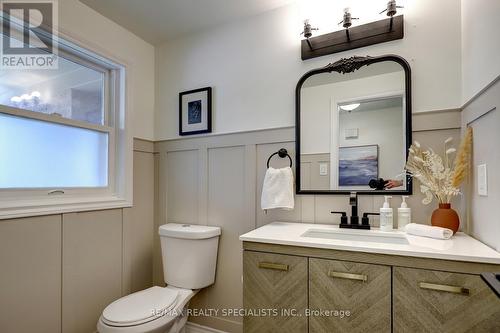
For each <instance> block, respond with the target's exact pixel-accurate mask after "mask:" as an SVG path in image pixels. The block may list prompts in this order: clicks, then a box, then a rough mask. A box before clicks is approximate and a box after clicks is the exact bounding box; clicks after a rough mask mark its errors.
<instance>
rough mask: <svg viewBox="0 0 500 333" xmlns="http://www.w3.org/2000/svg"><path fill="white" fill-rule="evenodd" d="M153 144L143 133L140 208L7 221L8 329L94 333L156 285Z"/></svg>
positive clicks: (0, 278) (1, 224)
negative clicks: (124, 299)
mask: <svg viewBox="0 0 500 333" xmlns="http://www.w3.org/2000/svg"><path fill="white" fill-rule="evenodd" d="M152 148H153V144H152V143H151V142H148V141H142V140H136V141H135V149H134V207H132V208H125V209H113V210H104V211H94V212H81V213H70V214H62V215H51V216H40V217H31V218H21V219H12V220H0V268H1V270H0V271H1V273H0V332H16V333H17V332H20V333H21V332H22V333H24V332H39V333H43V332H47V333H57V332H64V333H71V332H75V333H90V332H94V331H95V329H96V326H95V325H96V323H97V320H98V318H99V315H100V314H101V312H102V310H103V309H104V307H105V306H106V305H108V304H109V303H110V302H111V301H113V300H115V299H117V298H119V297H121V296H123V295H126V294H129V293H130V292H133V291H136V290H140V289H144V288H147V287H149V286H151V285H152V263H153V261H152V260H153V255H152V253H153V237H155V234H154V230H153V225H154V221H153V220H154V219H153V204H154V192H153V189H154V172H153V171H154V155H153V150H152Z"/></svg>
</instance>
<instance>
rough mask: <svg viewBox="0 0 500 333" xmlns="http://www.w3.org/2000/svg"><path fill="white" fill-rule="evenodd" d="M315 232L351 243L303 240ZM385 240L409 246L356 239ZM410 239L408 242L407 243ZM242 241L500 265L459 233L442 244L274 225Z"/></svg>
mask: <svg viewBox="0 0 500 333" xmlns="http://www.w3.org/2000/svg"><path fill="white" fill-rule="evenodd" d="M310 230H314V231H320V232H326V233H328V232H331V233H334V234H338V233H347V234H349V235H350V236H349V237H347V238H351V239H330V238H318V237H317V236H316V237H307V236H303V235H304V233H306V232H308V231H310ZM357 234H359V235H360V236H361V237H360V238H363V236H366V235H369V236H382V237H394V238H398V239H402V241H403V242H404V243H405V244H398V243H384V242H372V241H362V240H361V241H358V240H354V239H356V235H357ZM404 238H406V240H407V242H406V241H404ZM240 240H241V241H245V242H257V243H268V244H280V245H292V246H304V247H312V248H322V249H333V250H345V251H357V252H367V253H379V254H392V255H402V256H411V257H421V258H434V259H446V260H456V261H468V262H481V263H492V264H500V253H499V252H497V251H495V250H493V249H492V248H490V247H488V246H486V245H485V244H483V243H481V242H480V241H478V240H476V239H474V238H472V237H470V236H468V235H467V234H464V233H462V232H458V233H456V234H455V235H454V236H453V237H452V238H451V239H448V240H439V239H432V238H427V237H419V236H413V235H407V234H406V233H405V232H402V231H397V230H395V231H390V232H384V231H380V230H378V229H377V228H373V229H372V230H353V229H340V228H339V227H338V226H337V225H328V224H309V223H288V222H273V223H270V224H267V225H265V226H263V227H260V228H258V229H255V230H253V231H250V232H248V233H246V234H244V235H241V236H240Z"/></svg>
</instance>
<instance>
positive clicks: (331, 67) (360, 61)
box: [295, 54, 413, 195]
mask: <svg viewBox="0 0 500 333" xmlns="http://www.w3.org/2000/svg"><path fill="white" fill-rule="evenodd" d="M384 61H394V62H396V63H398V64H400V65H401V67H403V69H404V72H405V103H406V110H405V111H406V112H405V113H406V128H405V130H406V135H405V137H406V144H405V147H406V159H408V149H409V148H410V146H411V143H412V94H411V68H410V65H409V64H408V62H407V61H406V60H405V59H404V58H403V57H400V56H398V55H393V54H389V55H383V56H378V57H370V56H365V57H359V56H353V57H350V58H342V59H340V60H338V61H336V62H334V63H330V64H328V65H326V66H325V67H322V68H317V69H313V70H311V71H309V72H307V73H305V74H304V75H303V76H302V77H301V78H300V79H299V81H298V82H297V86H296V88H295V154H296V155H295V162H296V163H295V165H296V172H295V185H296V186H295V193H297V194H300V195H302V194H306V195H307V194H309V195H322V194H324V195H332V194H338V195H350V194H351V193H352V192H356V193H358V194H371V195H412V194H413V183H412V178H411V177H410V176H409V175H407V176H406V177H405V178H406V189H405V190H394V191H393V190H389V191H386V190H353V191H349V190H301V189H300V184H301V179H300V178H301V177H300V91H301V89H302V85H303V84H304V82H305V81H306V80H307V79H308V78H309V77H311V76H313V75H316V74H321V73H331V72H337V73H339V74H346V73H351V72H354V71H356V70H358V69H360V68H361V67H363V66H369V65H371V64H375V63H378V62H384Z"/></svg>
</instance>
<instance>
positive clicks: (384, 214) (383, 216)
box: [380, 195, 394, 231]
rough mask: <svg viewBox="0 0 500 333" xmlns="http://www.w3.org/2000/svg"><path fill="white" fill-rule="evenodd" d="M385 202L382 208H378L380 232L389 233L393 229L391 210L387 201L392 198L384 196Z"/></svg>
mask: <svg viewBox="0 0 500 333" xmlns="http://www.w3.org/2000/svg"><path fill="white" fill-rule="evenodd" d="M384 198H385V201H384V205H383V206H382V208H380V230H382V231H391V230H392V228H393V226H392V225H393V215H394V214H393V210H392V208H391V206H390V205H389V201H388V200H389V199H391V198H392V197H391V196H389V195H384Z"/></svg>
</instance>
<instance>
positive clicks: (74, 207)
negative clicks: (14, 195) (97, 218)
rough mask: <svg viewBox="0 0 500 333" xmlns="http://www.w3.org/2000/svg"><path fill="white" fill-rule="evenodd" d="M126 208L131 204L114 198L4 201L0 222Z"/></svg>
mask: <svg viewBox="0 0 500 333" xmlns="http://www.w3.org/2000/svg"><path fill="white" fill-rule="evenodd" d="M126 207H132V202H131V201H128V200H125V199H123V198H119V197H116V196H106V197H85V198H82V197H79V198H75V197H73V198H60V199H59V198H57V199H56V198H51V199H38V200H16V201H4V202H0V220H5V219H13V218H20V217H32V216H42V215H57V214H64V213H75V212H85V211H92V210H105V209H115V208H126Z"/></svg>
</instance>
